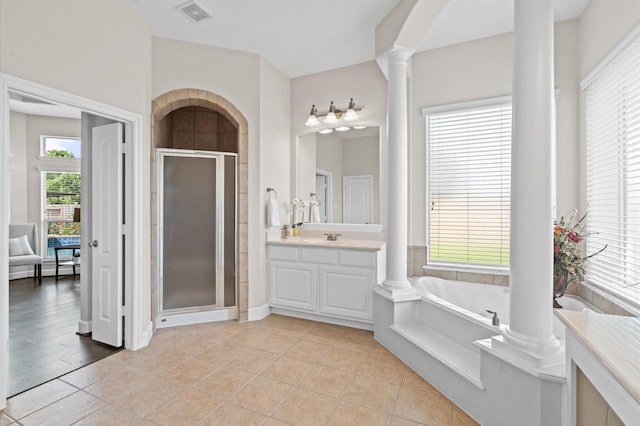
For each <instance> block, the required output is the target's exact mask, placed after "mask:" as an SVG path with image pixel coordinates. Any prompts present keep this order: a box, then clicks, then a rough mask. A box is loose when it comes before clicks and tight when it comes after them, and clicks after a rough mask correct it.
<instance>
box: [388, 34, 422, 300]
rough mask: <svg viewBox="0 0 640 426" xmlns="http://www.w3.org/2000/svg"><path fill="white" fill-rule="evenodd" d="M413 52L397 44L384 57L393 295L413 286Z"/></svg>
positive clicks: (389, 270)
mask: <svg viewBox="0 0 640 426" xmlns="http://www.w3.org/2000/svg"><path fill="white" fill-rule="evenodd" d="M413 53H414V50H413V49H407V48H402V47H394V48H392V49H391V50H389V52H388V53H386V54H385V57H384V58H383V61H384V62H385V63H386V65H387V81H388V83H387V117H388V120H389V121H388V127H389V133H388V146H389V153H388V161H389V189H388V191H387V193H388V213H387V217H388V226H387V276H386V279H385V280H384V286H385V288H386V289H387V290H388V291H390V292H391V294H392V295H399V294H407V293H410V292H411V290H413V289H412V288H411V285H410V284H409V280H407V232H408V225H407V205H408V204H407V200H408V195H407V192H408V170H409V168H408V158H407V155H408V141H407V127H408V121H407V60H408V59H409V58H410V57H411V55H412V54H413Z"/></svg>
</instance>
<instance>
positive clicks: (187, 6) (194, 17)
mask: <svg viewBox="0 0 640 426" xmlns="http://www.w3.org/2000/svg"><path fill="white" fill-rule="evenodd" d="M176 10H178V11H180V12H182V14H183V15H184V16H186V17H187V18H189V20H190V21H191V22H200V21H204V20H205V19H208V18H211V15H209V13H207V11H206V10H204V9H203V8H202V6H200V5H199V4H197V3H196V2H195V1H193V0H190V1H188V2H186V3H182V4H181V5H180V6H177V7H176Z"/></svg>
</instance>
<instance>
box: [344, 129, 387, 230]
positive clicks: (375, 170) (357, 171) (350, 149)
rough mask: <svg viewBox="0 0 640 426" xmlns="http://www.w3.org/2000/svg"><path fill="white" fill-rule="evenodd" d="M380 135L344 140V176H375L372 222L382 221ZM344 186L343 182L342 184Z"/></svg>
mask: <svg viewBox="0 0 640 426" xmlns="http://www.w3.org/2000/svg"><path fill="white" fill-rule="evenodd" d="M379 139H380V138H379V137H377V136H373V137H361V138H353V139H343V140H342V172H343V174H344V176H361V175H372V176H373V199H372V200H371V201H372V203H373V216H372V220H373V221H372V223H380V220H379V217H380V209H379V203H378V198H379V195H378V194H379V190H380V184H379V178H380V170H379V168H380V149H379ZM340 185H341V186H342V183H341V184H340Z"/></svg>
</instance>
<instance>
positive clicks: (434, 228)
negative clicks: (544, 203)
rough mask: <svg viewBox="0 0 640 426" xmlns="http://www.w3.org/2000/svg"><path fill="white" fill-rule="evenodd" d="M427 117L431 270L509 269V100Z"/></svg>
mask: <svg viewBox="0 0 640 426" xmlns="http://www.w3.org/2000/svg"><path fill="white" fill-rule="evenodd" d="M423 113H424V114H425V116H426V126H427V129H426V130H427V191H428V193H427V241H428V245H429V265H432V266H450V267H456V268H460V267H476V268H477V267H484V268H492V269H502V270H504V269H506V268H508V266H509V234H510V233H509V227H510V217H509V211H510V190H511V97H502V98H493V99H487V100H482V101H474V102H465V103H461V104H455V105H445V106H441V107H432V108H425V109H423Z"/></svg>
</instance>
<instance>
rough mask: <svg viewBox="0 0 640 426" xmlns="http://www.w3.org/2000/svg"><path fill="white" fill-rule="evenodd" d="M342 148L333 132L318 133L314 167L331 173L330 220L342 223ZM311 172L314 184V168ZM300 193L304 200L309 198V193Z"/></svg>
mask: <svg viewBox="0 0 640 426" xmlns="http://www.w3.org/2000/svg"><path fill="white" fill-rule="evenodd" d="M342 148H343V143H342V140H341V139H339V138H338V137H336V135H335V132H334V133H332V134H329V135H318V140H317V143H316V168H318V169H320V170H324V171H326V172H329V173H331V179H332V181H331V182H332V185H331V192H332V197H331V198H332V204H331V216H332V220H331V221H332V222H333V223H342V177H343V176H344V170H343V169H344V153H343V150H342ZM311 173H312V174H313V176H314V185H315V169H314V170H313V171H312V172H311ZM314 192H315V191H314ZM300 195H301V196H302V197H303V198H304V199H305V200H306V199H308V198H309V194H300Z"/></svg>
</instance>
